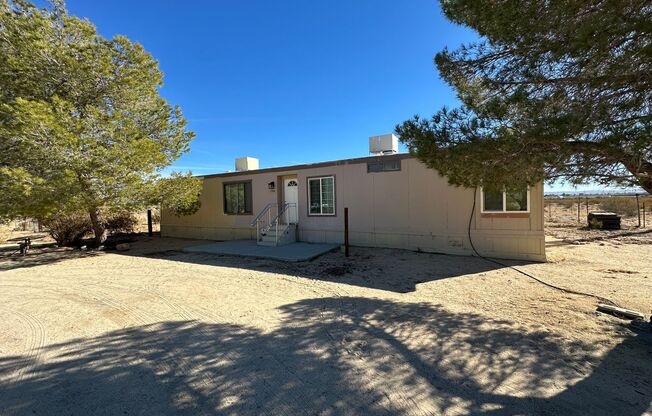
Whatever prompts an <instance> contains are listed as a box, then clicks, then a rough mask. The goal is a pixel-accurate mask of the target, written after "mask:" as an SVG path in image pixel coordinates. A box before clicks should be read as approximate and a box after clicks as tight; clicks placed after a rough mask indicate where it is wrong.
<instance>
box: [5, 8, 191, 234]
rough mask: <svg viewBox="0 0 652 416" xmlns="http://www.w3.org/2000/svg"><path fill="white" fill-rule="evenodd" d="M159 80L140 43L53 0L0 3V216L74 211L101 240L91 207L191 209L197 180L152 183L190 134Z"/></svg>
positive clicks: (185, 178) (182, 149) (185, 148)
mask: <svg viewBox="0 0 652 416" xmlns="http://www.w3.org/2000/svg"><path fill="white" fill-rule="evenodd" d="M162 79H163V74H162V72H161V71H160V69H159V68H158V63H157V61H156V60H155V59H154V58H153V57H152V56H151V55H150V54H149V53H148V52H147V51H146V50H145V49H144V48H143V47H142V46H141V45H140V44H138V43H134V42H131V41H130V40H129V39H127V38H126V37H124V36H115V37H113V38H112V39H105V38H104V37H102V36H101V35H99V34H98V33H97V31H96V29H95V27H94V26H93V25H92V24H91V23H90V22H89V21H87V20H82V19H79V18H77V17H74V16H70V15H68V14H67V12H66V10H65V8H64V6H63V4H62V3H61V2H55V3H53V4H52V5H51V7H49V8H48V9H39V8H36V7H35V6H34V5H33V4H31V3H29V2H27V1H24V0H0V216H16V215H28V216H32V217H37V218H43V217H44V216H47V215H49V214H51V213H56V212H68V211H71V210H80V209H81V210H83V211H85V212H87V213H88V214H89V215H90V217H91V220H92V221H93V223H94V227H95V233H96V237H97V238H100V237H99V236H98V233H99V234H101V233H103V230H102V229H101V227H100V225H99V223H98V221H97V215H98V210H99V209H103V208H108V209H112V208H115V209H130V208H138V207H143V206H147V205H151V204H155V203H159V202H161V203H163V205H164V207H166V208H171V209H172V210H174V211H177V212H179V213H189V212H192V211H193V210H194V209H196V207H197V204H198V203H197V200H198V194H199V191H200V186H201V183H200V181H199V180H198V179H197V178H193V177H191V176H190V175H176V176H175V177H174V178H170V179H167V180H161V178H160V174H161V171H162V169H163V168H165V167H166V166H169V165H170V164H171V163H172V162H173V161H174V160H176V159H177V158H179V156H181V155H182V154H183V153H184V152H187V151H188V150H189V143H190V142H191V140H192V138H193V136H194V134H193V133H192V132H190V131H188V130H187V129H186V121H185V119H184V118H183V116H182V113H181V109H180V108H179V107H173V106H171V105H170V104H168V103H167V102H166V101H165V100H164V99H163V98H162V97H161V96H160V93H159V88H160V87H161V86H162Z"/></svg>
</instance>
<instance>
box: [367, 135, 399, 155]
mask: <svg viewBox="0 0 652 416" xmlns="http://www.w3.org/2000/svg"><path fill="white" fill-rule="evenodd" d="M369 153H371V154H372V155H374V156H380V155H393V154H394V153H398V137H396V136H394V135H393V134H383V135H380V136H371V137H370V138H369Z"/></svg>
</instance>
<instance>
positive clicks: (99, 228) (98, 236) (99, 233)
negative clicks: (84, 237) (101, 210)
mask: <svg viewBox="0 0 652 416" xmlns="http://www.w3.org/2000/svg"><path fill="white" fill-rule="evenodd" d="M88 213H89V214H90V216H91V224H92V225H93V234H94V236H95V239H94V241H95V245H97V246H99V245H100V244H102V243H103V242H104V232H105V230H104V226H103V225H102V223H101V222H100V219H99V215H98V214H97V208H91V209H89V210H88Z"/></svg>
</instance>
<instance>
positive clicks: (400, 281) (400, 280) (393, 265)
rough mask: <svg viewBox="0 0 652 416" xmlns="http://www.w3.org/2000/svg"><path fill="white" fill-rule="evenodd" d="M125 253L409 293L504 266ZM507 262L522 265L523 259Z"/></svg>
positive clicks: (408, 258) (389, 256) (381, 256)
mask: <svg viewBox="0 0 652 416" xmlns="http://www.w3.org/2000/svg"><path fill="white" fill-rule="evenodd" d="M120 254H124V255H128V256H145V257H148V258H159V259H165V260H169V261H175V262H184V263H193V264H201V265H210V266H219V267H230V268H238V269H246V270H253V271H260V272H268V273H280V274H284V275H290V276H298V277H304V278H309V279H315V280H322V281H328V282H336V283H343V284H348V285H354V286H361V287H365V288H372V289H380V290H386V291H391V292H396V293H409V292H413V291H415V290H416V286H417V285H418V284H420V283H426V282H430V281H435V280H440V279H448V278H453V277H457V276H464V275H471V274H478V273H485V272H489V271H492V270H497V269H501V268H503V266H500V265H498V264H496V263H492V262H489V261H486V260H484V259H482V258H479V257H470V256H456V255H449V254H434V253H419V252H414V251H409V250H398V249H382V248H352V249H351V256H350V257H348V258H347V257H344V254H342V253H340V252H331V253H327V254H324V255H322V256H320V257H318V258H316V259H314V260H312V261H307V262H299V263H289V262H282V261H275V260H269V259H260V258H254V257H238V256H229V255H218V254H203V253H187V252H183V251H178V250H169V251H164V252H158V253H150V254H138V253H132V252H123V253H120ZM503 262H505V263H506V264H513V265H525V264H529V262H525V261H508V260H504V261H503Z"/></svg>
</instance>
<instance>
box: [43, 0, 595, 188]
mask: <svg viewBox="0 0 652 416" xmlns="http://www.w3.org/2000/svg"><path fill="white" fill-rule="evenodd" d="M42 3H43V1H41V0H39V1H38V2H37V4H42ZM67 6H68V9H69V11H70V13H71V14H73V15H76V16H79V17H85V18H88V19H89V20H90V21H92V22H93V23H94V24H95V25H96V26H97V28H98V30H99V32H100V33H101V34H102V35H103V36H105V37H112V36H114V35H116V34H122V35H126V36H127V37H129V38H130V39H131V40H133V41H137V42H139V43H141V44H142V45H144V47H145V48H146V49H147V50H148V51H149V52H150V53H151V54H152V55H153V56H154V57H155V58H156V59H157V60H158V61H159V63H160V67H161V69H162V70H163V72H164V74H165V77H164V82H165V84H164V86H163V88H162V90H161V93H162V95H163V96H164V97H165V98H166V99H167V100H168V101H169V102H170V103H172V104H178V105H180V106H181V108H182V109H183V111H184V114H185V116H186V118H187V119H188V121H189V123H188V127H189V129H190V130H192V131H194V132H195V133H196V134H197V137H196V138H195V140H194V141H193V143H192V145H191V151H190V153H188V154H186V155H184V156H183V157H181V158H180V159H179V160H178V161H177V162H176V163H175V164H174V165H173V166H172V168H171V169H170V170H168V171H167V172H170V171H171V170H181V171H187V170H192V172H193V173H194V174H198V175H202V174H208V173H217V172H224V171H227V170H233V169H234V159H235V158H236V157H241V156H252V157H257V158H259V159H260V164H261V167H272V166H283V165H292V164H300V163H308V162H318V161H325V160H335V159H345V158H350V157H358V156H365V155H367V154H368V141H367V140H368V137H369V136H373V135H377V134H384V133H390V132H392V131H393V130H394V126H395V125H396V124H398V123H400V122H402V121H404V120H406V119H408V118H410V117H412V116H413V115H415V114H419V115H422V116H430V115H432V114H433V113H434V112H435V111H437V110H438V109H439V108H441V107H442V106H450V107H452V106H456V105H457V100H456V97H455V92H454V91H453V89H452V88H451V87H450V86H448V85H447V84H446V83H445V82H443V81H442V80H441V79H440V78H439V74H438V72H437V68H436V67H435V65H434V62H433V58H434V56H435V53H437V52H438V51H440V50H442V49H443V48H444V47H446V46H448V47H449V48H451V49H454V48H457V47H458V46H459V45H461V44H463V43H468V42H472V41H474V40H477V39H478V37H477V35H476V34H475V32H473V31H471V30H469V29H466V28H463V27H460V26H456V25H454V24H453V23H451V22H449V21H448V20H447V19H446V18H445V17H444V16H443V15H442V13H441V11H440V9H439V2H438V1H437V0H406V1H396V0H330V1H327V2H324V1H322V2H317V1H307V0H275V1H271V0H197V1H192V2H191V1H188V2H178V1H172V0H130V1H125V0H111V1H89V0H68V1H67ZM402 150H405V149H402ZM595 188H597V186H595V185H587V186H585V187H581V188H579V190H588V189H595ZM567 189H572V187H571V186H569V185H564V184H556V185H554V186H547V187H546V191H560V190H567Z"/></svg>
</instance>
